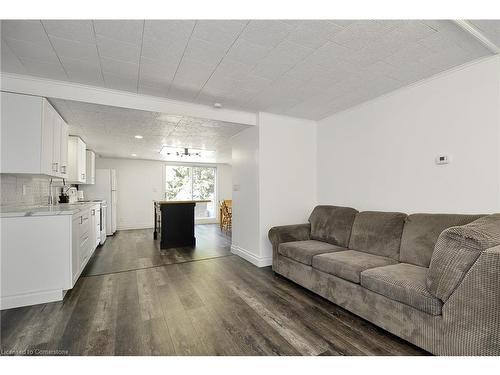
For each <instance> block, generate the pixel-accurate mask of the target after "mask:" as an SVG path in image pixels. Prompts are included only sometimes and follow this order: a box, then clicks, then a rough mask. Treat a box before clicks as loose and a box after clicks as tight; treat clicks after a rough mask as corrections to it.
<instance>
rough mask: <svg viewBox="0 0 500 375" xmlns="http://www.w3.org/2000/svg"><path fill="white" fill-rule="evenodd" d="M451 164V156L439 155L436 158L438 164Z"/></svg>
mask: <svg viewBox="0 0 500 375" xmlns="http://www.w3.org/2000/svg"><path fill="white" fill-rule="evenodd" d="M449 163H451V157H450V156H449V155H438V156H436V164H438V165H441V164H449Z"/></svg>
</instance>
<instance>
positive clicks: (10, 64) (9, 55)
mask: <svg viewBox="0 0 500 375" xmlns="http://www.w3.org/2000/svg"><path fill="white" fill-rule="evenodd" d="M0 52H1V56H2V58H1V63H0V66H1V67H2V70H3V71H8V72H11V73H26V68H25V67H24V66H23V64H22V63H21V60H19V59H18V58H17V56H16V55H15V54H14V52H12V50H11V49H10V48H9V46H8V45H7V43H6V42H5V40H3V39H2V47H1V48H0Z"/></svg>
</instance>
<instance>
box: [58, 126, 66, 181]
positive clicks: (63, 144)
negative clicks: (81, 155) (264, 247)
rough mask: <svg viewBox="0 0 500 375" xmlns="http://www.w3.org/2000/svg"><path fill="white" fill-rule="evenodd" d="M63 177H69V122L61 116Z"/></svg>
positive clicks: (61, 169)
mask: <svg viewBox="0 0 500 375" xmlns="http://www.w3.org/2000/svg"><path fill="white" fill-rule="evenodd" d="M60 172H61V177H62V178H68V124H66V123H65V122H64V120H63V119H62V118H61V167H60Z"/></svg>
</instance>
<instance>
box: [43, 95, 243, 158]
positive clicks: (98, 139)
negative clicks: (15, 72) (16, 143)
mask: <svg viewBox="0 0 500 375" xmlns="http://www.w3.org/2000/svg"><path fill="white" fill-rule="evenodd" d="M50 102H51V103H52V104H53V105H54V107H55V108H56V109H57V111H58V112H59V114H60V115H61V116H62V117H63V118H64V120H65V121H66V122H67V123H68V125H69V131H70V134H72V135H78V136H80V137H81V138H82V139H83V140H84V141H85V142H86V144H87V148H88V149H91V150H94V151H96V152H97V153H98V154H99V155H101V156H104V157H123V158H131V157H132V154H136V155H137V156H135V157H137V158H139V159H151V160H167V159H165V158H164V157H162V155H160V153H159V152H160V149H161V147H162V145H167V146H173V147H183V148H184V147H188V148H195V149H203V150H210V151H215V152H216V153H215V159H210V160H204V159H197V158H194V159H193V160H188V161H199V162H217V163H229V162H230V161H231V143H230V138H231V137H232V136H233V135H235V134H237V133H239V132H241V131H242V130H244V129H247V128H248V127H249V126H248V125H242V124H235V123H228V122H223V121H214V120H207V119H201V118H194V117H186V116H173V115H168V114H162V113H158V112H149V111H140V110H136V109H127V108H118V107H111V106H105V105H99V104H90V103H82V102H77V101H71V100H62V99H50ZM136 135H141V136H143V138H142V139H137V138H135V136H136ZM169 160H170V159H169Z"/></svg>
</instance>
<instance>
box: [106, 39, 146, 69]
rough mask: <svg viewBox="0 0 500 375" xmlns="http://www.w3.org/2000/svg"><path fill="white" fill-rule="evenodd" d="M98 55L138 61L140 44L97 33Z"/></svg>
mask: <svg viewBox="0 0 500 375" xmlns="http://www.w3.org/2000/svg"><path fill="white" fill-rule="evenodd" d="M97 47H98V51H99V56H101V57H106V58H109V59H114V60H120V61H125V62H130V63H136V64H137V63H139V57H140V54H141V46H140V44H132V43H125V42H120V41H117V40H114V39H109V38H107V37H103V36H101V35H97Z"/></svg>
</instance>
